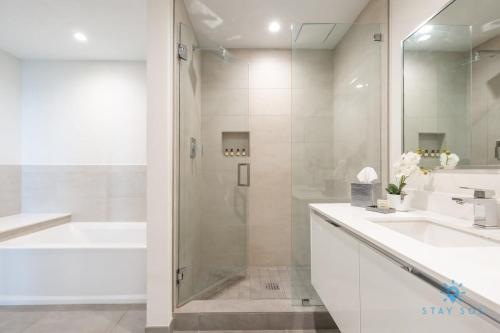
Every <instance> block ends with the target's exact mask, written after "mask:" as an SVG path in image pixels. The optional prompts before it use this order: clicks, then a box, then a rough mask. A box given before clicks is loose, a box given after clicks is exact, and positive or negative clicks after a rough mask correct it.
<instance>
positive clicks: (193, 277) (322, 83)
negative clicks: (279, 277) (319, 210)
mask: <svg viewBox="0 0 500 333" xmlns="http://www.w3.org/2000/svg"><path fill="white" fill-rule="evenodd" d="M293 27H294V28H293V30H292V32H291V47H290V49H289V52H290V55H291V63H290V64H291V65H290V68H289V73H290V75H291V85H290V87H289V88H288V89H287V93H288V94H289V97H290V103H289V105H290V110H289V112H290V113H289V116H290V119H291V128H290V132H289V134H290V146H291V156H290V161H291V162H287V163H290V164H291V165H288V166H289V167H290V168H291V193H290V194H289V195H290V196H291V207H290V209H291V221H288V220H287V221H286V223H290V224H288V225H291V239H290V253H291V262H290V264H289V265H288V266H287V267H286V270H289V271H290V272H291V277H287V278H286V279H287V283H288V281H290V280H291V281H290V283H289V284H290V285H291V296H288V298H290V297H291V298H292V299H291V301H292V303H293V304H295V305H320V304H321V300H320V299H319V297H318V296H317V294H316V293H315V291H314V289H313V287H312V285H311V262H310V231H309V209H308V205H309V204H310V203H333V202H349V201H350V183H351V182H353V181H355V180H356V174H357V172H359V170H360V169H362V168H363V167H365V166H371V167H373V168H375V170H376V171H377V172H378V173H379V175H380V174H381V168H382V167H381V164H382V159H381V147H382V146H383V144H382V138H381V137H382V136H381V119H382V112H381V109H382V107H381V101H382V86H381V83H382V71H381V68H382V63H383V59H382V55H381V53H382V44H381V43H380V32H381V25H380V24H336V23H326V24H325V23H301V24H294V26H293ZM179 38H180V51H181V52H179V57H180V60H179V82H178V85H179V93H178V100H179V103H178V104H179V110H178V143H179V146H178V150H179V151H178V174H177V178H178V182H177V186H178V189H177V190H178V203H177V205H178V209H177V215H178V216H177V220H178V223H177V225H178V228H177V233H178V234H177V252H178V253H177V255H178V256H177V266H178V272H177V278H178V284H177V295H178V302H177V305H182V304H184V303H186V302H188V301H190V300H194V299H209V298H211V295H214V294H216V293H217V292H218V291H220V290H221V289H223V288H224V287H225V286H228V285H231V284H234V283H235V282H237V281H241V279H243V278H244V277H245V275H246V274H247V268H248V267H247V252H248V243H247V242H248V221H247V220H248V207H249V186H250V185H251V184H250V181H251V179H250V160H251V158H252V151H251V147H250V146H249V142H250V134H251V133H250V115H249V99H250V96H249V95H250V94H249V91H250V89H249V82H250V81H251V75H252V73H251V71H249V63H248V62H246V61H242V60H240V59H238V57H236V56H235V54H236V55H237V54H244V53H245V52H247V51H248V50H244V49H242V50H226V49H224V48H222V47H214V48H200V47H199V46H198V41H197V38H196V35H195V33H194V32H193V31H192V30H191V28H190V27H189V26H187V25H184V24H181V26H180V36H179ZM282 51H283V50H281V51H280V52H282ZM239 52H240V53H239ZM258 52H260V51H258ZM285 52H288V49H287V50H285ZM222 101H223V102H222ZM266 107H269V106H266ZM270 107H271V108H272V106H270ZM287 144H288V143H287ZM253 158H254V163H258V162H259V161H258V160H257V154H256V153H255V154H254V156H253ZM278 172H279V171H278ZM270 255H272V254H270ZM338 255H342V254H338ZM273 281H274V280H273V277H272V276H270V277H269V279H268V280H266V282H267V283H268V284H269V285H270V286H271V287H272V286H274V284H273Z"/></svg>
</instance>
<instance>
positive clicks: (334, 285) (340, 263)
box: [311, 212, 360, 333]
mask: <svg viewBox="0 0 500 333" xmlns="http://www.w3.org/2000/svg"><path fill="white" fill-rule="evenodd" d="M311 280H312V285H313V286H314V288H315V289H316V291H317V292H318V295H319V296H320V297H321V300H322V301H323V303H324V304H325V306H326V308H327V309H328V311H329V312H330V314H331V315H332V317H333V319H334V320H335V322H336V324H337V326H338V327H339V328H340V330H341V332H342V333H359V332H360V318H359V311H360V303H359V242H358V241H357V240H356V239H354V238H352V237H351V236H349V235H348V234H346V233H345V232H344V231H342V230H341V229H340V228H337V227H335V226H333V225H332V224H330V223H328V222H327V221H325V220H324V219H323V218H321V217H320V216H318V215H316V214H315V213H314V212H311Z"/></svg>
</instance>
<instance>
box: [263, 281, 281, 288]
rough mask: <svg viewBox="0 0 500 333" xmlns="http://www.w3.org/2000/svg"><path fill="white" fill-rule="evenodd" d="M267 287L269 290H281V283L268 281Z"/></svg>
mask: <svg viewBox="0 0 500 333" xmlns="http://www.w3.org/2000/svg"><path fill="white" fill-rule="evenodd" d="M265 288H266V289H267V290H280V285H279V284H278V283H276V282H267V283H266V284H265Z"/></svg>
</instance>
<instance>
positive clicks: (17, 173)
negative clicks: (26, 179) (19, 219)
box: [0, 165, 21, 217]
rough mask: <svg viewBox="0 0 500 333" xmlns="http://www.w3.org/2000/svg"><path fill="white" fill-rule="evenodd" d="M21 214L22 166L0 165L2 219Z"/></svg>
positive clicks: (0, 214)
mask: <svg viewBox="0 0 500 333" xmlns="http://www.w3.org/2000/svg"><path fill="white" fill-rule="evenodd" d="M20 212H21V166H20V165H0V217H2V216H9V215H15V214H19V213H20Z"/></svg>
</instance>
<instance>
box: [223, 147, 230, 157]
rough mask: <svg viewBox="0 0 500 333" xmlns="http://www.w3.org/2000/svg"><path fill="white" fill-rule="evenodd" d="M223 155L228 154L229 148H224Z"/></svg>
mask: <svg viewBox="0 0 500 333" xmlns="http://www.w3.org/2000/svg"><path fill="white" fill-rule="evenodd" d="M224 156H229V149H227V148H226V149H225V150H224Z"/></svg>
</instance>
